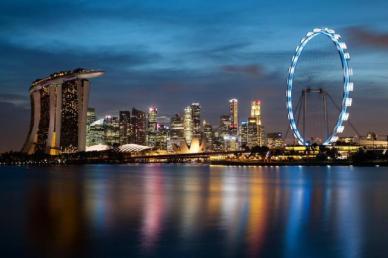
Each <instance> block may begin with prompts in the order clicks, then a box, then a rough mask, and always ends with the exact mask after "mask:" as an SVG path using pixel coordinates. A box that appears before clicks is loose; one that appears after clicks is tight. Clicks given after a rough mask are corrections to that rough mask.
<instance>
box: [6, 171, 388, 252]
mask: <svg viewBox="0 0 388 258" xmlns="http://www.w3.org/2000/svg"><path fill="white" fill-rule="evenodd" d="M0 209H1V212H0V257H184V258H189V257H196V258H197V257H298V258H302V257H314V258H315V257H345V258H346V257H388V168H358V167H255V168H252V167H213V166H210V167H209V166H193V165H190V166H189V165H139V166H135V165H86V166H70V167H50V168H49V167H48V168H26V167H0Z"/></svg>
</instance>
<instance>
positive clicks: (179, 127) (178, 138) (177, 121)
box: [168, 114, 186, 150]
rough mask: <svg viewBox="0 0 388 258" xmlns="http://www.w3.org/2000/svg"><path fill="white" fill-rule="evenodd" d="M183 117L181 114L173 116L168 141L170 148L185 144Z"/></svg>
mask: <svg viewBox="0 0 388 258" xmlns="http://www.w3.org/2000/svg"><path fill="white" fill-rule="evenodd" d="M185 143H186V141H185V137H184V126H183V119H182V117H181V116H180V115H179V114H176V115H175V116H173V117H172V118H171V125H170V136H169V141H168V149H169V150H174V149H178V148H179V147H181V145H182V144H185Z"/></svg>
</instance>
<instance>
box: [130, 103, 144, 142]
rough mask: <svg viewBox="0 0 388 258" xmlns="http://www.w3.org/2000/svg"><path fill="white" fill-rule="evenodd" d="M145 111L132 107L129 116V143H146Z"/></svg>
mask: <svg viewBox="0 0 388 258" xmlns="http://www.w3.org/2000/svg"><path fill="white" fill-rule="evenodd" d="M146 122H147V120H146V113H145V112H143V111H141V110H138V109H135V108H133V109H132V116H131V125H132V135H131V143H135V144H139V145H146V124H147V123H146Z"/></svg>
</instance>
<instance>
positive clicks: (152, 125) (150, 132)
mask: <svg viewBox="0 0 388 258" xmlns="http://www.w3.org/2000/svg"><path fill="white" fill-rule="evenodd" d="M157 115H158V109H157V108H156V107H155V106H152V107H150V108H149V109H148V121H147V135H146V142H147V145H148V146H150V147H155V145H156V134H157V129H158V127H157V125H158V124H157V120H156V118H157Z"/></svg>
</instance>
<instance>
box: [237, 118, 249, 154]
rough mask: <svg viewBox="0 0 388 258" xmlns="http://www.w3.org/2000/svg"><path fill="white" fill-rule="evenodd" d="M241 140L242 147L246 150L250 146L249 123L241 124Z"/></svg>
mask: <svg viewBox="0 0 388 258" xmlns="http://www.w3.org/2000/svg"><path fill="white" fill-rule="evenodd" d="M239 138H240V147H241V148H242V149H245V148H246V147H247V146H248V122H241V125H240V135H239Z"/></svg>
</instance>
